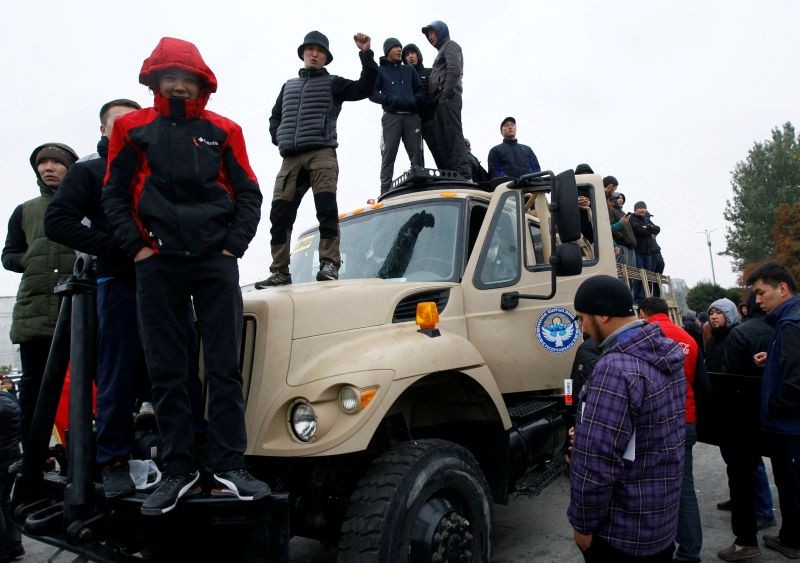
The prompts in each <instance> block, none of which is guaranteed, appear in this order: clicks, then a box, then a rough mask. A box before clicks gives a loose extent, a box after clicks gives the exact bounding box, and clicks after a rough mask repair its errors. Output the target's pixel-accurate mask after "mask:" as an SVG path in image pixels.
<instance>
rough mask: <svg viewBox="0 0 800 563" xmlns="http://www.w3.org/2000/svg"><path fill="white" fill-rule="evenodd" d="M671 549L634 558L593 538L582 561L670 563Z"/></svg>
mask: <svg viewBox="0 0 800 563" xmlns="http://www.w3.org/2000/svg"><path fill="white" fill-rule="evenodd" d="M673 549H674V548H673V547H672V546H669V547H668V548H667V549H665V550H664V551H662V552H661V553H656V554H655V555H647V556H643V557H634V556H633V555H628V554H627V553H623V552H622V551H620V550H618V549H615V548H613V547H611V546H610V545H609V544H608V542H607V541H605V540H603V539H601V538H598V537H597V536H594V537H593V538H592V545H590V546H589V549H587V550H586V551H583V552H582V554H583V559H584V561H586V563H634V562H636V563H670V562H671V561H672V551H673Z"/></svg>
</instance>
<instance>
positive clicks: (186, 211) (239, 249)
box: [103, 37, 270, 515]
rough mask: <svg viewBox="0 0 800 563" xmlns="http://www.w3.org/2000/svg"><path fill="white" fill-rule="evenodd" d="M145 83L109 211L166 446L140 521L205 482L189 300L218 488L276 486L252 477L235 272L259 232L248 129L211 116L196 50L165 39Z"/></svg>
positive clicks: (116, 143) (112, 162)
mask: <svg viewBox="0 0 800 563" xmlns="http://www.w3.org/2000/svg"><path fill="white" fill-rule="evenodd" d="M139 82H140V83H141V84H144V85H145V86H149V87H150V88H151V89H152V90H153V91H154V92H155V104H154V107H152V108H148V109H144V110H140V111H135V112H132V113H128V114H126V115H123V116H122V117H120V118H118V119H117V122H116V123H115V125H114V130H113V132H112V134H111V142H110V146H109V151H108V172H107V174H106V187H105V188H104V193H103V204H104V208H105V211H106V215H107V217H108V221H109V225H110V226H111V228H112V230H113V232H114V234H115V237H116V239H117V242H118V243H119V245H120V247H121V248H122V249H123V250H125V251H126V252H127V253H128V255H129V256H131V257H133V260H134V262H135V266H134V267H135V269H136V283H137V307H138V312H139V323H140V329H141V331H140V332H141V336H142V345H143V347H144V351H145V358H146V361H147V368H148V373H149V374H150V379H151V381H152V384H153V402H154V404H155V410H156V420H157V423H158V429H159V432H160V434H161V440H162V445H163V449H162V452H161V457H162V460H163V462H164V474H165V478H164V480H162V481H161V484H160V485H159V487H158V488H157V489H156V490H155V491H154V492H153V493H152V494H151V495H150V496H149V497H148V498H147V499H146V500H145V502H144V503H143V505H142V514H144V515H160V514H164V513H166V512H169V511H170V510H172V509H173V508H175V505H176V504H177V503H178V500H179V499H180V498H181V497H182V496H183V495H185V494H186V493H187V492H189V491H190V490H191V489H192V488H193V487H194V485H195V484H196V483H197V480H198V478H199V474H198V470H197V463H196V461H195V459H194V457H193V455H192V416H191V409H190V404H189V395H188V393H187V387H186V386H187V381H188V377H187V373H188V371H189V366H190V358H189V352H188V350H187V329H188V327H187V323H186V304H187V302H188V300H189V297H190V296H191V297H192V298H193V300H194V306H195V311H196V314H197V323H198V327H199V330H200V336H201V338H202V341H203V358H204V365H205V377H206V381H207V382H208V422H209V424H208V441H209V457H210V459H209V464H210V466H211V469H212V471H213V472H214V481H215V483H216V485H217V487H219V490H220V491H221V492H222V493H223V494H232V495H234V496H236V497H238V498H239V499H241V500H255V499H259V498H263V497H265V496H267V495H268V494H269V493H270V489H269V486H268V485H267V484H266V483H263V482H261V481H259V480H257V479H255V478H253V477H252V476H251V475H250V474H249V473H248V472H247V471H246V470H245V469H244V451H245V448H246V446H247V435H246V433H245V426H244V397H243V394H242V376H241V373H240V371H239V344H240V340H241V331H242V314H243V313H242V294H241V290H240V289H239V269H238V265H237V262H236V259H237V258H241V256H242V255H243V254H244V252H245V250H246V249H247V246H248V244H249V243H250V240H251V239H252V238H253V236H254V235H255V233H256V227H257V226H258V220H259V217H260V213H261V191H260V190H259V187H258V182H257V180H256V177H255V174H253V171H252V170H251V168H250V164H249V162H248V158H247V150H246V148H245V144H244V137H243V136H242V130H241V128H240V127H239V126H238V125H237V124H235V123H234V122H233V121H231V120H229V119H227V118H225V117H222V116H220V115H217V114H215V113H213V112H211V111H208V110H206V103H207V102H208V99H209V97H210V95H211V94H212V93H213V92H215V91H216V90H217V79H216V77H215V76H214V73H213V72H212V71H211V69H210V68H209V67H208V66H207V65H206V63H205V62H204V61H203V58H202V57H201V55H200V52H199V51H198V50H197V47H195V46H194V45H193V44H192V43H189V42H187V41H183V40H181V39H174V38H171V37H164V38H162V39H161V40H160V41H159V43H158V45H157V46H156V48H155V49H154V50H153V53H152V54H151V55H150V57H149V58H147V59H145V61H144V64H143V65H142V69H141V71H140V73H139Z"/></svg>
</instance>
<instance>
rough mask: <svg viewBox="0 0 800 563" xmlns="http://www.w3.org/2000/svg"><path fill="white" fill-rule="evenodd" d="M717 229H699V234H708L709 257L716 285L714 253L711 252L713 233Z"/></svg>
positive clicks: (712, 277)
mask: <svg viewBox="0 0 800 563" xmlns="http://www.w3.org/2000/svg"><path fill="white" fill-rule="evenodd" d="M716 230H717V229H711V230H710V231H709V230H708V229H706V230H705V231H697V234H700V235H702V234H703V233H705V235H706V243H707V244H708V259H709V261H710V262H711V279H712V280H714V285H717V275H716V274H715V273H714V255H713V254H712V253H711V233H713V232H714V231H716Z"/></svg>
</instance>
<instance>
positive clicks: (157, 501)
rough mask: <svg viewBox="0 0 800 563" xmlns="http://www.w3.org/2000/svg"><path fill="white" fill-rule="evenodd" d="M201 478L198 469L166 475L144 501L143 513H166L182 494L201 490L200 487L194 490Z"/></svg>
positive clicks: (145, 514)
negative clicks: (192, 471) (191, 471)
mask: <svg viewBox="0 0 800 563" xmlns="http://www.w3.org/2000/svg"><path fill="white" fill-rule="evenodd" d="M199 478H200V473H198V472H197V471H195V472H194V473H181V474H180V475H164V478H163V479H162V481H161V483H159V484H158V488H157V489H156V490H155V491H153V492H152V493H151V494H150V496H149V497H147V498H146V499H145V501H144V502H143V503H142V515H144V516H161V515H162V514H166V513H167V512H169V511H170V510H172V509H173V508H175V506H176V505H177V504H178V501H179V500H180V499H181V497H182V496H184V495H186V494H194V493H195V492H198V491H199V490H200V488H199V487H196V488H195V489H196V490H192V487H194V485H195V483H197V480H198V479H199Z"/></svg>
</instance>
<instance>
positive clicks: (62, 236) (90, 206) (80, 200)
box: [44, 137, 134, 279]
mask: <svg viewBox="0 0 800 563" xmlns="http://www.w3.org/2000/svg"><path fill="white" fill-rule="evenodd" d="M97 153H98V154H99V155H100V157H99V158H93V159H91V160H85V161H82V162H78V163H76V164H75V165H73V166H72V168H70V169H69V172H67V175H66V176H65V177H64V180H63V181H62V182H61V185H60V186H59V188H58V190H57V191H56V193H55V195H54V196H53V201H52V202H51V203H50V205H49V206H48V207H47V214H46V215H45V218H44V230H45V234H47V238H49V239H50V240H53V241H55V242H58V243H61V244H63V245H64V246H68V247H69V248H73V249H75V250H78V251H80V252H85V253H87V254H91V255H93V256H96V257H97V264H96V266H97V277H108V276H113V277H115V278H128V279H133V277H134V270H133V260H131V259H130V258H129V257H128V256H127V255H126V254H125V252H123V251H122V249H120V247H119V246H118V245H117V243H116V242H115V241H114V235H113V234H112V232H111V229H110V228H109V226H108V220H107V219H106V214H105V213H104V212H103V205H102V200H101V197H102V193H103V177H104V176H105V173H106V165H107V164H108V160H107V159H108V137H101V138H100V142H98V143H97ZM84 217H85V218H87V219H88V220H89V221H90V222H91V226H87V225H85V224H84V223H83V219H84Z"/></svg>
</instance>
